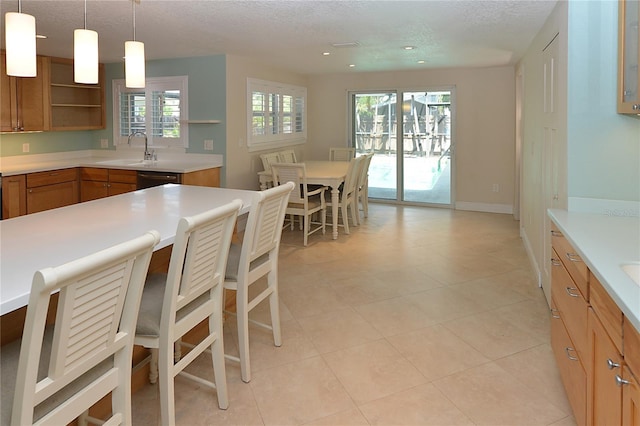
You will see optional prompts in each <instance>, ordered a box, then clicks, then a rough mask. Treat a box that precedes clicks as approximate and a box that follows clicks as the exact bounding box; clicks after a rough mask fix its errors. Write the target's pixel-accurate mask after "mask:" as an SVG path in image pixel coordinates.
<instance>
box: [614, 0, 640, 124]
mask: <svg viewBox="0 0 640 426" xmlns="http://www.w3.org/2000/svg"><path fill="white" fill-rule="evenodd" d="M639 20H640V3H639V2H638V1H637V0H620V1H619V2H618V112H619V113H621V114H640V91H639V90H638V86H639V83H640V68H639V67H638V62H639V61H638V59H639V58H640V35H639V34H638V21H639Z"/></svg>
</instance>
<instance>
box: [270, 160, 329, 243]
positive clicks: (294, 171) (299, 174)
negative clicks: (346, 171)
mask: <svg viewBox="0 0 640 426" xmlns="http://www.w3.org/2000/svg"><path fill="white" fill-rule="evenodd" d="M271 170H272V171H273V182H274V184H275V185H279V184H282V183H285V182H293V184H294V186H293V191H292V192H291V195H290V196H289V204H287V211H286V214H288V215H290V217H291V219H290V222H291V229H292V230H293V227H294V223H295V220H294V219H295V217H296V216H299V217H300V218H301V219H300V221H301V223H302V222H304V229H303V232H304V239H303V240H304V246H305V247H306V246H307V241H308V237H309V235H311V234H313V233H315V232H317V231H320V230H321V231H322V233H323V234H324V233H325V230H326V224H327V206H326V202H325V197H324V191H326V190H327V189H328V188H327V187H326V186H320V187H317V186H315V187H313V188H310V187H309V185H308V184H307V169H306V167H305V164H304V163H295V164H293V163H276V164H273V165H272V166H271ZM316 213H320V220H321V221H320V222H312V221H311V217H312V215H314V214H316ZM311 225H317V226H316V227H315V228H313V229H311Z"/></svg>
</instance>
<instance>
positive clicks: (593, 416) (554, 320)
mask: <svg viewBox="0 0 640 426" xmlns="http://www.w3.org/2000/svg"><path fill="white" fill-rule="evenodd" d="M552 235H553V236H552V239H551V241H552V248H553V250H552V252H553V257H552V259H551V268H552V269H551V346H552V349H553V352H554V356H555V358H556V362H557V364H558V368H559V370H560V376H561V378H562V382H563V384H564V387H565V390H566V392H567V397H568V399H569V402H570V404H571V408H572V410H573V414H574V417H575V419H576V423H577V424H579V425H589V426H600V425H618V426H619V425H624V426H627V425H640V390H639V384H638V383H639V382H638V380H637V377H638V376H637V375H635V374H634V371H640V334H639V333H638V331H637V330H636V329H635V328H634V326H633V324H631V323H630V322H629V321H627V320H625V316H624V314H623V313H622V311H621V309H620V308H619V307H618V305H617V304H616V303H615V301H614V300H613V299H612V298H611V296H610V295H609V293H608V292H607V289H606V288H605V287H604V286H603V284H602V283H601V282H600V281H599V280H598V278H597V277H596V276H595V275H594V274H593V273H592V272H591V271H589V269H588V267H587V266H586V265H585V264H584V263H583V262H582V259H580V257H579V256H578V255H577V253H576V251H575V250H574V247H572V245H571V243H570V242H569V241H568V240H567V239H566V238H565V237H564V236H563V235H562V233H561V232H559V231H558V229H557V228H556V227H555V225H552Z"/></svg>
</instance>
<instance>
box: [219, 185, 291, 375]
mask: <svg viewBox="0 0 640 426" xmlns="http://www.w3.org/2000/svg"><path fill="white" fill-rule="evenodd" d="M293 187H294V184H293V182H287V183H285V184H284V185H279V186H276V187H274V188H270V189H267V190H265V191H260V192H256V194H255V195H254V196H253V199H252V200H251V208H250V210H249V216H248V218H247V224H246V227H245V231H244V236H243V238H242V244H236V243H232V244H231V249H230V250H229V261H228V262H227V272H226V276H225V280H224V288H225V289H227V290H232V291H235V292H236V312H235V313H233V312H228V313H229V314H232V315H236V317H237V325H238V351H239V355H240V356H238V357H236V356H232V355H226V357H227V358H228V359H231V360H234V361H237V362H240V371H241V375H242V380H243V381H244V382H249V381H250V380H251V368H250V360H249V322H252V323H254V324H256V325H259V326H261V327H263V328H266V329H269V330H271V331H272V332H273V341H274V344H275V346H280V345H282V336H281V332H280V310H279V307H278V303H279V302H278V252H279V250H280V237H281V235H282V224H283V222H284V215H285V212H286V209H287V203H288V201H289V194H291V191H292V190H293ZM264 276H266V277H267V287H266V289H264V290H263V291H261V292H260V294H258V295H256V296H254V297H252V298H251V300H249V287H250V286H251V285H253V284H254V283H256V282H257V281H258V280H259V279H260V278H262V277H264ZM267 298H268V299H269V308H270V309H269V310H270V312H271V324H264V323H260V322H257V321H254V320H249V312H250V311H251V310H252V309H253V308H255V307H256V306H257V305H258V304H259V303H261V302H262V301H264V300H265V299H267Z"/></svg>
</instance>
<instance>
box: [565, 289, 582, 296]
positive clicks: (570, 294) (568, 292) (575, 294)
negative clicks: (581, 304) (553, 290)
mask: <svg viewBox="0 0 640 426" xmlns="http://www.w3.org/2000/svg"><path fill="white" fill-rule="evenodd" d="M565 290H566V291H567V294H568V295H569V296H571V297H580V293H572V291H573V290H578V289H577V288H575V287H566V288H565Z"/></svg>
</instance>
